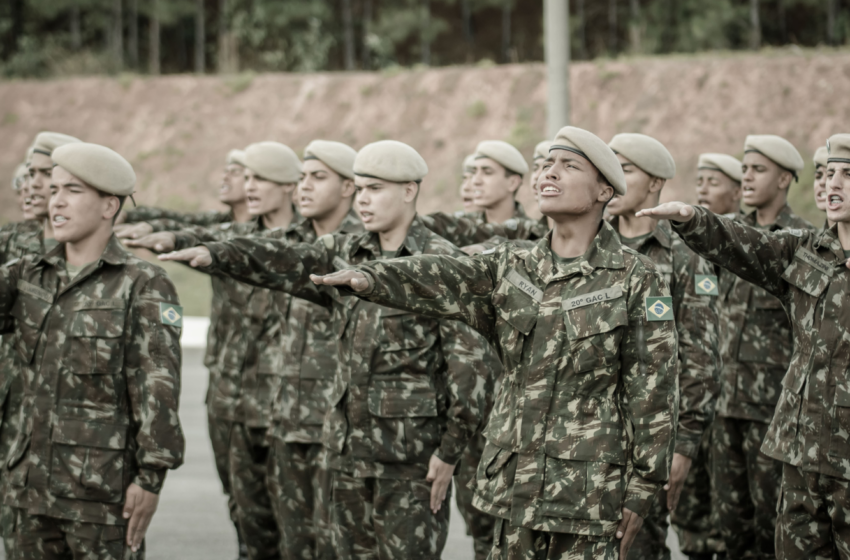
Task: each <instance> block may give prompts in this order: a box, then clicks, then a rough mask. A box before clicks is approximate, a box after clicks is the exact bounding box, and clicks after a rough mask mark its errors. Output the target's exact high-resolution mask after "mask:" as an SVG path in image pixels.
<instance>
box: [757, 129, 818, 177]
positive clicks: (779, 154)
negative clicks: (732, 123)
mask: <svg viewBox="0 0 850 560" xmlns="http://www.w3.org/2000/svg"><path fill="white" fill-rule="evenodd" d="M746 152H758V153H760V154H761V155H763V156H764V157H766V158H768V159H769V160H771V161H773V162H774V163H775V164H776V165H778V166H779V167H782V168H784V169H787V170H788V171H792V172H794V174H795V176H796V172H797V171H800V170H801V169H803V168H804V167H805V166H806V164H805V162H804V161H803V156H801V155H800V152H798V151H797V148H795V147H794V146H793V145H792V144H791V142H789V141H788V140H786V139H785V138H782V137H781V136H776V135H775V134H751V135H749V136H747V140H746V141H745V142H744V153H746Z"/></svg>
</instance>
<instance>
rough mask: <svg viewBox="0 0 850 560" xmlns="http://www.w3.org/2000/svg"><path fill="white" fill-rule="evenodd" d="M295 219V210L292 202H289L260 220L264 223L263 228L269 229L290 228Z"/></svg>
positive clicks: (264, 215)
mask: <svg viewBox="0 0 850 560" xmlns="http://www.w3.org/2000/svg"><path fill="white" fill-rule="evenodd" d="M294 217H295V209H294V208H293V207H292V203H291V202H287V203H286V204H284V205H282V206H281V207H280V208H276V209H274V210H272V211H271V212H268V213H266V214H263V215H262V217H261V218H260V219H261V220H262V221H263V226H264V227H265V228H267V229H275V228H284V229H286V228H288V227H289V224H291V223H292V219H293V218H294Z"/></svg>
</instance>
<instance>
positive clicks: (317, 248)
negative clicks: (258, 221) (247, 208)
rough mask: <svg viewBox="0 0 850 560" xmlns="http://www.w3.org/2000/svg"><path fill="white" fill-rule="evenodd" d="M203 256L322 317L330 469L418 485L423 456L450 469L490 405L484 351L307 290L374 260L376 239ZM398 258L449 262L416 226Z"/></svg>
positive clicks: (438, 325) (256, 244)
mask: <svg viewBox="0 0 850 560" xmlns="http://www.w3.org/2000/svg"><path fill="white" fill-rule="evenodd" d="M207 247H209V249H210V252H211V253H212V255H213V256H214V261H215V262H214V265H213V267H212V268H213V269H214V270H216V271H219V272H222V273H226V274H229V275H232V276H233V277H235V278H237V279H239V280H241V281H244V282H250V283H253V284H255V285H259V286H264V287H268V288H271V289H275V290H281V291H286V292H289V293H291V294H293V295H294V296H297V297H300V298H303V299H307V300H309V301H312V302H314V303H316V304H318V305H321V306H323V307H325V308H327V309H328V310H330V311H331V312H332V314H333V318H332V320H331V324H332V327H333V333H332V334H333V336H334V337H335V338H336V339H337V340H338V345H337V349H338V362H337V365H338V367H337V371H336V376H335V378H334V382H333V387H332V390H331V394H330V398H329V407H330V410H329V412H328V414H327V416H326V418H325V422H324V429H323V433H322V443H323V444H324V445H325V447H327V448H328V450H329V452H330V466H331V468H334V469H336V470H343V471H346V472H350V473H352V474H353V475H354V476H357V477H376V478H398V479H421V478H424V477H425V476H426V474H427V471H428V461H429V459H430V457H431V455H436V456H437V457H439V458H440V459H442V460H443V461H445V462H447V463H452V464H453V463H456V462H457V461H458V459H459V458H460V456H461V454H462V452H463V449H464V448H465V447H466V445H467V443H468V442H469V441H470V439H471V438H472V436H473V434H474V433H475V432H476V431H478V430H479V429H480V428H481V426H482V425H483V423H484V419H485V418H486V417H487V414H488V412H489V408H490V406H491V403H492V393H493V380H494V377H495V376H494V375H493V374H492V371H493V368H498V364H497V363H489V364H488V363H482V361H481V358H482V354H484V350H483V348H486V345H487V342H486V341H485V340H483V339H482V338H481V337H480V336H479V335H478V334H477V333H475V332H474V331H473V330H472V329H470V328H469V327H468V326H467V325H464V324H463V323H459V322H457V321H445V320H434V319H429V318H426V317H422V316H420V315H415V314H412V313H405V312H400V311H398V310H395V309H389V308H386V307H382V306H380V305H376V304H373V303H364V302H361V301H360V300H359V299H357V298H354V297H343V296H342V295H340V292H338V291H337V290H335V289H331V288H329V287H327V286H321V287H320V286H316V285H315V284H313V282H312V281H311V280H310V274H326V273H330V272H332V271H334V270H339V269H340V268H343V267H347V266H348V265H349V263H351V264H357V263H362V262H366V261H370V260H374V259H380V258H382V254H381V246H380V242H379V239H378V235H377V234H375V233H369V232H364V233H361V234H358V235H351V234H333V235H326V236H322V237H321V238H320V239H319V240H318V241H317V242H316V243H313V244H306V243H302V244H297V245H291V244H288V243H286V242H285V241H279V240H267V239H247V238H243V239H234V240H232V241H230V242H228V243H212V244H207ZM400 251H401V254H406V255H419V254H423V253H424V254H444V255H456V254H458V250H457V248H456V247H454V246H453V245H451V244H450V243H449V242H447V241H446V240H444V239H442V238H440V237H438V236H436V235H434V234H433V233H432V232H430V231H428V229H427V228H425V226H424V225H423V224H422V222H421V220H420V219H419V218H418V217H417V218H416V219H414V221H413V223H412V224H411V226H410V229H409V230H408V234H407V238H406V240H405V242H404V245H403V246H402V248H401V249H400Z"/></svg>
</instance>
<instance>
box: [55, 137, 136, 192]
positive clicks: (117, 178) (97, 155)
mask: <svg viewBox="0 0 850 560" xmlns="http://www.w3.org/2000/svg"><path fill="white" fill-rule="evenodd" d="M51 157H52V159H53V163H55V164H56V165H58V166H59V167H61V168H62V169H64V170H66V171H67V172H68V173H70V174H71V175H73V176H74V177H77V178H78V179H82V180H83V181H85V182H86V183H87V184H88V185H90V186H92V187H94V188H96V189H97V190H99V191H101V192H105V193H108V194H114V195H116V196H129V195H131V194H133V187H134V186H135V185H136V173H135V172H134V171H133V166H132V165H130V162H128V161H127V160H126V159H124V158H123V157H121V156H120V155H119V154H118V153H116V152H113V151H112V150H110V149H109V148H107V147H106V146H100V145H98V144H89V143H86V142H73V143H70V144H65V145H64V146H59V147H58V148H56V149H55V150H53V154H52V156H51Z"/></svg>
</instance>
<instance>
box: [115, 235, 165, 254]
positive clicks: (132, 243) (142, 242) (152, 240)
mask: <svg viewBox="0 0 850 560" xmlns="http://www.w3.org/2000/svg"><path fill="white" fill-rule="evenodd" d="M176 242H177V236H176V235H174V233H172V232H170V231H160V232H157V233H152V234H150V235H146V236H144V237H142V238H140V239H128V240H127V241H125V242H124V245H126V246H127V247H138V248H141V249H150V250H151V251H153V252H155V253H168V252H169V251H173V250H174V244H175V243H176Z"/></svg>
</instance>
